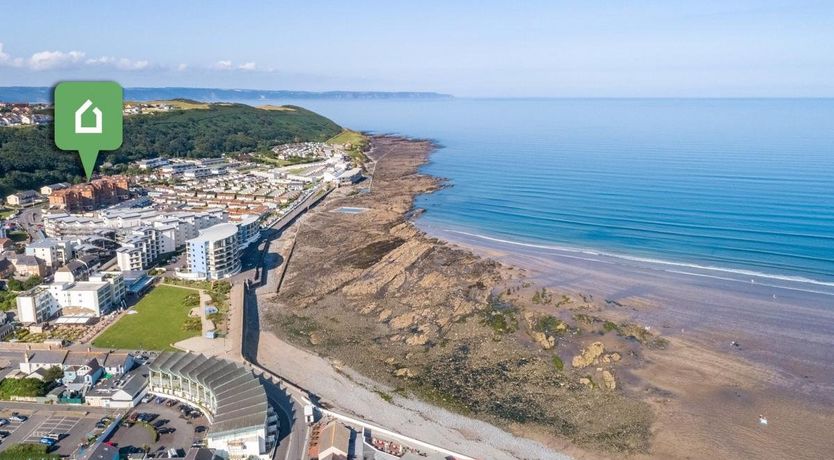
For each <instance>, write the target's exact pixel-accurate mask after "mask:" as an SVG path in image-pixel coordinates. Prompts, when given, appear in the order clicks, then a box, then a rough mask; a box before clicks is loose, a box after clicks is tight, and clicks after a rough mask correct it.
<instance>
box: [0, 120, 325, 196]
mask: <svg viewBox="0 0 834 460" xmlns="http://www.w3.org/2000/svg"><path fill="white" fill-rule="evenodd" d="M340 131H341V128H340V127H339V126H338V125H337V124H336V123H333V122H332V121H330V120H328V119H327V118H324V117H322V116H321V115H318V114H316V113H314V112H311V111H309V110H306V109H303V108H301V107H295V106H287V107H286V109H285V110H261V109H257V108H254V107H250V106H248V105H241V104H212V105H209V106H208V108H205V109H200V110H177V111H173V112H165V113H155V114H150V115H135V116H130V117H127V118H125V124H124V142H123V144H122V147H121V148H120V149H119V150H116V151H114V152H104V153H102V154H101V155H99V164H102V163H104V162H110V163H113V164H114V165H122V164H125V163H128V162H130V161H134V160H139V159H142V158H149V157H155V156H158V155H164V156H172V157H196V158H204V157H217V156H220V155H221V154H223V153H228V152H244V151H251V150H255V149H259V148H265V147H268V146H270V145H273V144H277V143H285V142H303V141H326V140H327V139H329V138H331V137H333V136H335V135H336V134H338V133H339V132H340ZM0 158H2V161H0V196H5V195H7V194H9V193H12V192H14V191H16V190H24V189H33V188H36V187H40V186H41V185H45V184H50V183H54V182H62V181H68V182H77V181H80V180H82V177H83V169H82V167H81V162H80V160H79V158H78V154H77V153H74V152H64V151H61V150H58V149H57V148H56V147H55V143H54V140H53V130H52V126H39V127H32V128H15V129H0Z"/></svg>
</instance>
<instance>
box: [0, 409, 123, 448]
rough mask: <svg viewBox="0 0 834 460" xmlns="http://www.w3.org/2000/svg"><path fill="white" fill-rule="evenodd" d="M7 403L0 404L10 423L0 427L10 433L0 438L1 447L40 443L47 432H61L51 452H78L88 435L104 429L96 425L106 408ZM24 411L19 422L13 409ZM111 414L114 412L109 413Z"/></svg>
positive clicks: (1, 410) (20, 412)
mask: <svg viewBox="0 0 834 460" xmlns="http://www.w3.org/2000/svg"><path fill="white" fill-rule="evenodd" d="M6 406H7V405H6V404H3V405H2V406H0V418H3V419H7V420H9V423H8V424H7V425H5V426H2V427H0V431H4V432H7V433H8V435H7V436H6V437H5V438H4V439H3V440H2V442H0V451H2V450H4V449H5V448H6V447H8V446H10V445H12V444H18V443H39V442H40V439H41V438H42V437H43V436H46V435H48V434H53V435H59V437H60V440H59V441H58V442H57V444H56V445H55V446H54V447H53V448H52V451H51V452H52V453H56V454H59V455H65V456H69V455H72V454H73V453H75V452H76V451H77V450H78V448H79V446H80V445H81V444H82V443H84V442H85V441H87V438H88V436H90V435H94V434H98V433H101V431H102V429H101V428H96V424H97V423H99V421H100V419H101V417H103V416H105V415H106V414H107V412H104V411H101V410H99V411H94V412H93V411H87V410H84V409H85V408H80V407H79V408H58V409H57V410H56V408H49V407H44V406H35V405H29V406H31V407H27V408H18V407H17V406H20V405H9V406H11V407H6ZM15 412H17V413H19V414H21V415H24V416H25V417H26V418H27V420H26V421H23V422H16V421H13V420H11V417H12V414H13V413H15ZM110 415H111V416H112V414H110Z"/></svg>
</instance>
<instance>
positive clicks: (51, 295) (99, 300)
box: [16, 272, 126, 323]
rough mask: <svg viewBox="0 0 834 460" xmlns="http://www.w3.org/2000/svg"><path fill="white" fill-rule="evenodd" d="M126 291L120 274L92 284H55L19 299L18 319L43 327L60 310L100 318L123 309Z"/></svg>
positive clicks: (104, 276)
mask: <svg viewBox="0 0 834 460" xmlns="http://www.w3.org/2000/svg"><path fill="white" fill-rule="evenodd" d="M125 293H126V287H125V283H124V278H123V277H122V274H121V273H120V272H100V273H95V274H93V275H90V280H89V281H79V282H74V283H67V282H55V283H51V284H47V285H41V286H37V287H35V288H33V289H31V290H29V291H26V292H24V293H22V294H20V295H18V297H17V299H16V300H17V315H18V319H19V321H20V322H22V323H40V322H43V321H46V320H47V319H49V318H50V317H52V316H54V315H55V314H56V313H57V312H58V311H59V310H63V309H66V308H72V309H73V313H74V314H82V313H84V314H91V315H92V316H96V317H98V316H101V315H103V314H106V313H109V312H110V311H112V310H114V309H116V308H118V307H120V306H121V305H122V303H123V301H124V297H125Z"/></svg>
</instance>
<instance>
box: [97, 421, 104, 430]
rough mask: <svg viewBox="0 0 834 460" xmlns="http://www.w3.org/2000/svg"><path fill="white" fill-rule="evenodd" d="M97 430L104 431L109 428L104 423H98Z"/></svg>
mask: <svg viewBox="0 0 834 460" xmlns="http://www.w3.org/2000/svg"><path fill="white" fill-rule="evenodd" d="M96 428H98V429H99V430H103V429H105V428H107V424H106V423H104V422H98V423H96Z"/></svg>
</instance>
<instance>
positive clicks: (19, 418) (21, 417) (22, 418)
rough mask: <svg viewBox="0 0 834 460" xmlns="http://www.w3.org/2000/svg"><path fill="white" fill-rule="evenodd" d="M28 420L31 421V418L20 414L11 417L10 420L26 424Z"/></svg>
mask: <svg viewBox="0 0 834 460" xmlns="http://www.w3.org/2000/svg"><path fill="white" fill-rule="evenodd" d="M28 419H29V417H27V416H25V415H20V414H12V416H11V417H9V420H11V421H13V422H25V421H26V420H28Z"/></svg>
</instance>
